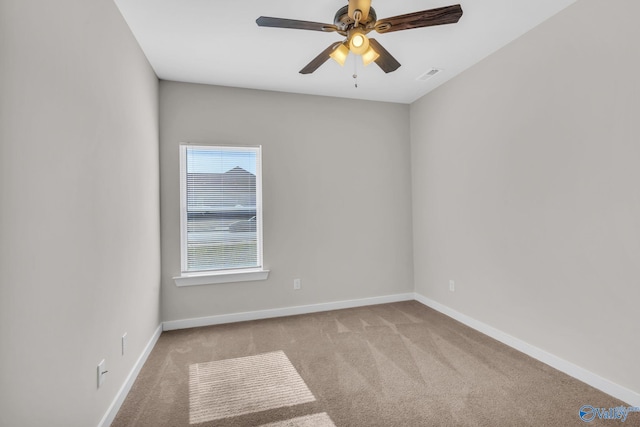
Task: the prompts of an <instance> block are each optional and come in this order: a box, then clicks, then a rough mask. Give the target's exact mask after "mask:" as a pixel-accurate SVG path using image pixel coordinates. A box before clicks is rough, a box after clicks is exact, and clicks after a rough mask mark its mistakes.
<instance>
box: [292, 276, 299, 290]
mask: <svg viewBox="0 0 640 427" xmlns="http://www.w3.org/2000/svg"><path fill="white" fill-rule="evenodd" d="M293 289H295V290H298V289H300V279H293Z"/></svg>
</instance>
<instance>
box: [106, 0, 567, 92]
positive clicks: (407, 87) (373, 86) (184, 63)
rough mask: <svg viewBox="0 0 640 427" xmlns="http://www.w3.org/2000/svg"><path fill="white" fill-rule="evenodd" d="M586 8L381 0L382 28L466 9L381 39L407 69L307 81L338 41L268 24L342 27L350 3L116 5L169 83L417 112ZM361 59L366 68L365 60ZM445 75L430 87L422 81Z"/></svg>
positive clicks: (377, 3)
mask: <svg viewBox="0 0 640 427" xmlns="http://www.w3.org/2000/svg"><path fill="white" fill-rule="evenodd" d="M575 1H576V0H475V1H474V0H461V1H459V2H457V1H456V0H453V1H447V0H403V1H397V0H395V1H394V0H373V1H372V6H373V7H374V9H375V10H376V13H377V15H378V19H381V18H387V17H391V16H396V15H401V14H405V13H410V12H415V11H419V10H426V9H433V8H436V7H442V6H449V5H451V4H457V3H459V4H461V6H462V9H463V11H464V14H463V16H462V18H461V19H460V21H459V22H458V23H457V24H449V25H442V26H437V27H426V28H418V29H412V30H406V31H399V32H394V33H388V34H376V33H375V32H374V33H372V35H373V34H375V38H376V40H378V41H379V42H380V43H381V44H382V45H383V46H384V47H385V48H386V49H387V50H388V51H389V52H390V53H391V54H392V55H393V56H394V57H395V58H396V59H397V60H398V61H399V62H400V63H401V64H402V66H401V67H400V68H399V69H398V70H397V71H395V72H392V73H389V74H385V73H384V72H383V71H382V70H381V69H380V68H379V67H378V66H377V65H375V64H371V65H370V66H368V67H366V68H365V67H363V65H362V62H360V61H358V63H357V74H358V87H357V88H355V87H354V79H353V78H352V75H353V74H354V66H356V61H354V56H353V55H349V58H348V60H347V63H346V64H345V66H344V67H340V66H339V65H338V64H337V63H335V62H334V61H332V60H329V61H327V62H326V63H325V64H324V65H322V66H321V67H320V68H319V69H318V70H316V71H315V72H314V73H313V74H309V75H302V74H299V73H298V71H299V70H300V69H301V68H303V67H304V66H305V65H306V64H307V63H309V62H310V61H311V60H312V59H313V58H315V57H316V55H318V54H319V53H320V52H321V51H322V50H324V49H325V48H326V47H328V46H329V45H330V44H331V43H333V42H335V41H339V40H341V38H342V37H341V36H340V35H339V34H337V33H322V32H318V31H305V30H293V29H282V28H266V27H258V26H257V25H256V23H255V20H256V18H258V17H259V16H261V15H264V16H273V17H278V18H288V19H299V20H306V21H315V22H323V23H328V24H332V23H333V17H334V15H335V13H336V11H337V10H338V9H339V8H340V7H342V6H345V5H346V4H347V0H315V1H304V2H302V1H295V0H242V1H234V0H227V1H222V0H115V2H116V4H117V5H118V7H119V8H120V10H121V12H122V14H123V16H124V18H125V19H126V21H127V23H128V24H129V26H130V27H131V30H132V31H133V34H134V35H135V37H136V38H137V40H138V42H139V43H140V46H141V47H142V50H143V51H144V52H145V54H146V56H147V58H148V59H149V62H150V63H151V66H152V67H153V69H154V70H155V72H156V74H157V75H158V77H159V78H161V79H164V80H175V81H182V82H192V83H205V84H212V85H221V86H233V87H243V88H253V89H263V90H274V91H281V92H293V93H304V94H313V95H326V96H337V97H344V98H354V99H367V100H375V101H388V102H400V103H411V102H413V101H415V100H416V99H418V98H420V97H421V96H423V95H424V94H426V93H427V92H429V91H431V90H433V89H435V88H436V87H437V86H439V85H441V84H442V83H444V82H445V81H447V80H449V79H451V78H452V77H454V76H455V75H457V74H458V73H460V72H462V71H463V70H465V69H466V68H468V67H470V66H471V65H473V64H475V63H477V62H478V61H480V60H481V59H483V58H484V57H486V56H487V55H489V54H491V53H492V52H494V51H496V50H497V49H499V48H501V47H502V46H504V45H506V44H507V43H509V42H510V41H512V40H514V39H515V38H517V37H519V36H520V35H522V34H524V33H525V32H527V31H528V30H530V29H531V28H533V27H535V26H536V25H538V24H539V23H541V22H542V21H544V20H546V19H547V18H549V17H551V16H553V15H554V14H556V13H557V12H559V11H560V10H562V9H564V8H565V7H567V6H569V5H570V4H572V3H574V2H575ZM358 59H360V58H359V57H358ZM431 68H438V69H442V70H443V71H442V72H440V73H439V74H438V75H436V76H434V77H432V78H431V79H429V80H427V81H418V80H416V78H417V77H419V76H420V75H422V74H424V73H425V72H426V71H428V70H430V69H431Z"/></svg>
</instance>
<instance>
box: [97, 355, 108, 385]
mask: <svg viewBox="0 0 640 427" xmlns="http://www.w3.org/2000/svg"><path fill="white" fill-rule="evenodd" d="M107 372H109V371H107V362H106V361H105V360H104V359H102V361H101V362H100V363H98V388H100V386H101V385H102V383H103V382H104V376H105V375H106V374H107Z"/></svg>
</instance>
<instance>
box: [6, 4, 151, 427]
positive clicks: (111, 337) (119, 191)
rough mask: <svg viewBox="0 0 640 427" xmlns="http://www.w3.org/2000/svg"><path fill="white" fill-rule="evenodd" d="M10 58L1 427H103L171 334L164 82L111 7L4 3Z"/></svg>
mask: <svg viewBox="0 0 640 427" xmlns="http://www.w3.org/2000/svg"><path fill="white" fill-rule="evenodd" d="M0 58H1V59H0V94H1V96H0V113H1V114H0V236H1V237H0V425H2V426H28V427H31V426H64V427H73V426H78V427H86V426H95V425H97V424H98V422H99V421H100V419H101V418H102V416H103V414H104V413H105V412H106V411H107V408H108V407H109V405H110V404H111V402H112V401H113V399H114V397H115V395H116V392H117V391H118V389H119V388H120V387H121V385H122V384H123V383H124V381H125V378H126V376H127V375H128V373H129V372H130V370H131V369H132V367H133V364H134V362H135V360H136V359H137V358H138V357H139V355H140V354H141V353H142V350H143V348H144V346H145V345H146V344H147V342H148V341H149V339H150V338H151V336H152V335H153V332H154V331H155V329H156V328H157V326H158V325H159V304H160V303H159V294H160V292H159V282H160V254H159V245H160V243H159V215H158V206H159V197H158V194H159V192H158V187H159V183H158V181H159V172H158V112H157V111H158V80H157V78H156V76H155V75H154V73H153V72H152V70H151V68H150V67H149V65H148V63H147V61H146V59H145V57H144V55H143V54H142V52H141V51H140V49H139V47H138V45H137V43H136V42H135V40H134V38H133V36H132V35H131V33H130V31H129V29H128V27H127V26H126V24H125V22H124V20H123V19H122V17H121V16H120V14H119V12H118V10H117V9H116V6H115V5H114V3H113V1H111V0H93V1H81V0H75V1H73V0H61V1H55V2H49V1H31V0H22V1H2V2H0ZM124 332H128V336H129V349H128V352H127V354H126V355H125V356H121V355H120V337H121V335H122V334H123V333H124ZM102 358H106V359H107V369H108V370H109V373H108V374H107V375H108V376H107V380H106V382H105V384H104V386H103V387H102V388H100V389H99V390H97V389H96V366H97V364H98V362H99V361H100V360H101V359H102Z"/></svg>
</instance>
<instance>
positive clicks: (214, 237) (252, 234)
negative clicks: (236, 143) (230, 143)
mask: <svg viewBox="0 0 640 427" xmlns="http://www.w3.org/2000/svg"><path fill="white" fill-rule="evenodd" d="M261 178H262V177H261V152H260V147H222V146H203V145H181V146H180V184H181V186H180V187H181V188H180V199H181V221H180V222H181V243H182V271H183V273H185V272H186V273H188V272H203V271H220V270H238V269H254V268H261V267H262V206H261V201H262V185H261V184H262V183H261V181H262V179H261Z"/></svg>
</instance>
